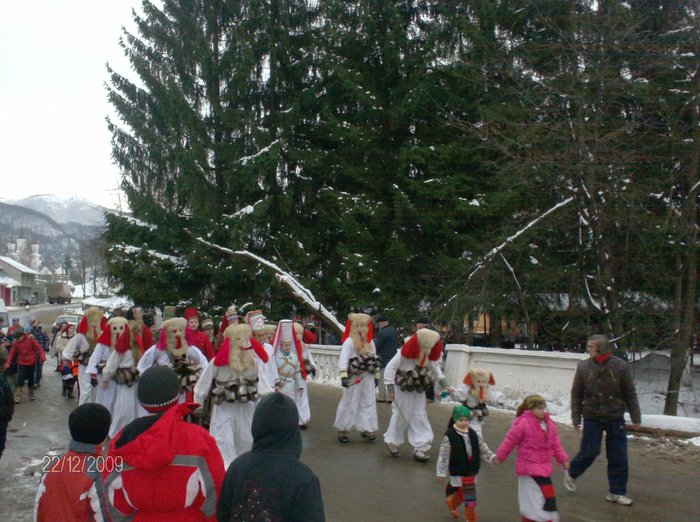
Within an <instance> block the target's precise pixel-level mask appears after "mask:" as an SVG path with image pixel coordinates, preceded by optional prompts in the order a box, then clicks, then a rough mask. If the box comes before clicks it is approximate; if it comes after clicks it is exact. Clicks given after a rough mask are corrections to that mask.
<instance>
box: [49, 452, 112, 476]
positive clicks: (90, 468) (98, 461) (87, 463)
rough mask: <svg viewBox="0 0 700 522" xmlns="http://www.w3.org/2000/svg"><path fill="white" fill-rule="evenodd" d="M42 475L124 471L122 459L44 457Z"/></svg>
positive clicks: (108, 456)
mask: <svg viewBox="0 0 700 522" xmlns="http://www.w3.org/2000/svg"><path fill="white" fill-rule="evenodd" d="M41 461H42V462H43V465H42V466H41V472H42V473H62V472H64V471H65V472H67V473H104V472H105V471H106V472H107V473H111V472H112V471H117V472H119V471H122V470H123V469H124V458H123V457H121V456H116V457H113V456H111V455H107V456H106V457H103V456H102V455H87V456H85V455H65V456H60V455H44V456H43V457H42V458H41Z"/></svg>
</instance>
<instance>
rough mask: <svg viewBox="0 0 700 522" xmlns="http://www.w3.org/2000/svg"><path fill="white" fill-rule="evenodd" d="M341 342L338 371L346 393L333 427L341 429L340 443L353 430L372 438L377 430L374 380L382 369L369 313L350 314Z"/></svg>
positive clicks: (339, 430) (346, 439)
mask: <svg viewBox="0 0 700 522" xmlns="http://www.w3.org/2000/svg"><path fill="white" fill-rule="evenodd" d="M342 343H343V344H342V346H341V348H340V357H339V359H338V371H339V372H340V380H341V383H342V385H343V396H342V397H341V399H340V403H338V411H337V412H336V415H335V423H334V424H333V427H334V428H335V429H336V430H338V441H339V442H343V443H346V442H349V440H350V439H349V438H348V433H349V432H350V431H351V430H357V431H359V432H360V434H361V436H362V438H363V439H364V440H367V441H372V440H375V439H376V435H375V432H376V431H377V402H376V400H375V395H376V392H375V383H376V382H377V379H379V370H380V368H381V360H380V359H379V357H377V351H376V349H375V347H374V342H373V341H372V318H371V317H370V316H369V315H367V314H350V315H348V324H347V325H346V327H345V333H344V334H343V338H342Z"/></svg>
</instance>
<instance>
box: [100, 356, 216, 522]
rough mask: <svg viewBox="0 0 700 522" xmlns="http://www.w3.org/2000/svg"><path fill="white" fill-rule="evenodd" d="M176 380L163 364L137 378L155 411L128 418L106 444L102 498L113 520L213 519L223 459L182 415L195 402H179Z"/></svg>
mask: <svg viewBox="0 0 700 522" xmlns="http://www.w3.org/2000/svg"><path fill="white" fill-rule="evenodd" d="M179 393H180V380H179V379H178V377H177V375H176V374H175V372H174V371H173V370H172V369H171V368H168V367H167V366H153V367H151V368H148V369H147V370H146V371H144V372H143V374H142V375H141V378H140V379H139V389H138V392H137V396H138V400H139V402H140V403H141V405H142V406H143V407H144V408H145V409H146V410H147V411H149V412H151V413H154V415H147V416H145V417H140V418H138V419H135V420H133V421H131V422H130V423H129V424H127V425H126V426H125V427H124V429H123V430H122V431H121V432H119V433H118V434H117V435H116V436H115V437H114V439H112V442H111V443H110V445H109V451H108V453H107V459H110V457H111V458H112V459H113V460H114V462H117V461H119V462H123V463H124V467H123V468H122V469H117V468H116V467H115V468H114V469H113V470H111V472H110V471H109V470H107V471H105V473H104V474H103V479H104V500H105V504H106V508H107V511H108V514H109V518H110V519H111V520H112V521H117V520H130V521H134V522H137V521H140V520H148V521H155V520H162V521H166V520H167V521H168V522H180V521H182V522H191V521H192V522H193V521H197V520H212V521H213V520H215V519H216V518H215V517H216V501H217V499H218V496H219V491H220V489H221V483H222V482H223V480H224V463H223V460H222V458H221V454H220V453H219V448H217V446H216V441H215V440H214V438H213V437H212V436H211V435H209V433H207V431H206V430H205V429H204V428H202V427H201V426H197V425H195V424H190V423H188V422H186V421H185V420H184V418H183V417H185V416H186V415H188V414H190V413H192V412H193V411H194V409H195V408H196V407H197V406H199V405H198V404H195V403H182V404H178V403H177V401H178V395H179Z"/></svg>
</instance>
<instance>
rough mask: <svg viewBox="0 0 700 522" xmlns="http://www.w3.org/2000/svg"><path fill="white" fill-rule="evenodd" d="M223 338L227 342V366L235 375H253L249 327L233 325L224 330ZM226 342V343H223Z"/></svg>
mask: <svg viewBox="0 0 700 522" xmlns="http://www.w3.org/2000/svg"><path fill="white" fill-rule="evenodd" d="M224 338H225V339H226V340H227V341H228V342H229V346H230V348H229V353H228V365H229V368H231V371H232V372H233V373H234V374H235V375H243V374H246V373H255V371H256V366H255V359H253V351H252V350H251V349H250V327H249V326H248V325H247V324H234V325H231V326H229V327H228V328H226V331H225V332H224ZM224 342H226V341H224Z"/></svg>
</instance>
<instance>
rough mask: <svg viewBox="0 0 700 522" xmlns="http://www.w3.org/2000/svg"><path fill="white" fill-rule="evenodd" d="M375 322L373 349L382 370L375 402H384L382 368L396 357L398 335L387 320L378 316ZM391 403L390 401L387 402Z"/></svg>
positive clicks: (384, 392)
mask: <svg viewBox="0 0 700 522" xmlns="http://www.w3.org/2000/svg"><path fill="white" fill-rule="evenodd" d="M376 321H377V335H375V336H374V347H375V348H376V349H377V355H378V356H379V357H380V358H381V359H382V369H381V372H380V374H379V385H378V386H377V402H386V401H387V398H386V384H384V368H386V365H387V364H389V361H391V359H392V358H393V357H394V355H396V350H398V349H399V334H398V332H397V331H396V328H394V327H393V326H391V325H390V324H389V319H387V318H386V317H385V316H383V315H380V316H378V317H377V319H376ZM389 402H391V401H389Z"/></svg>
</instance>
